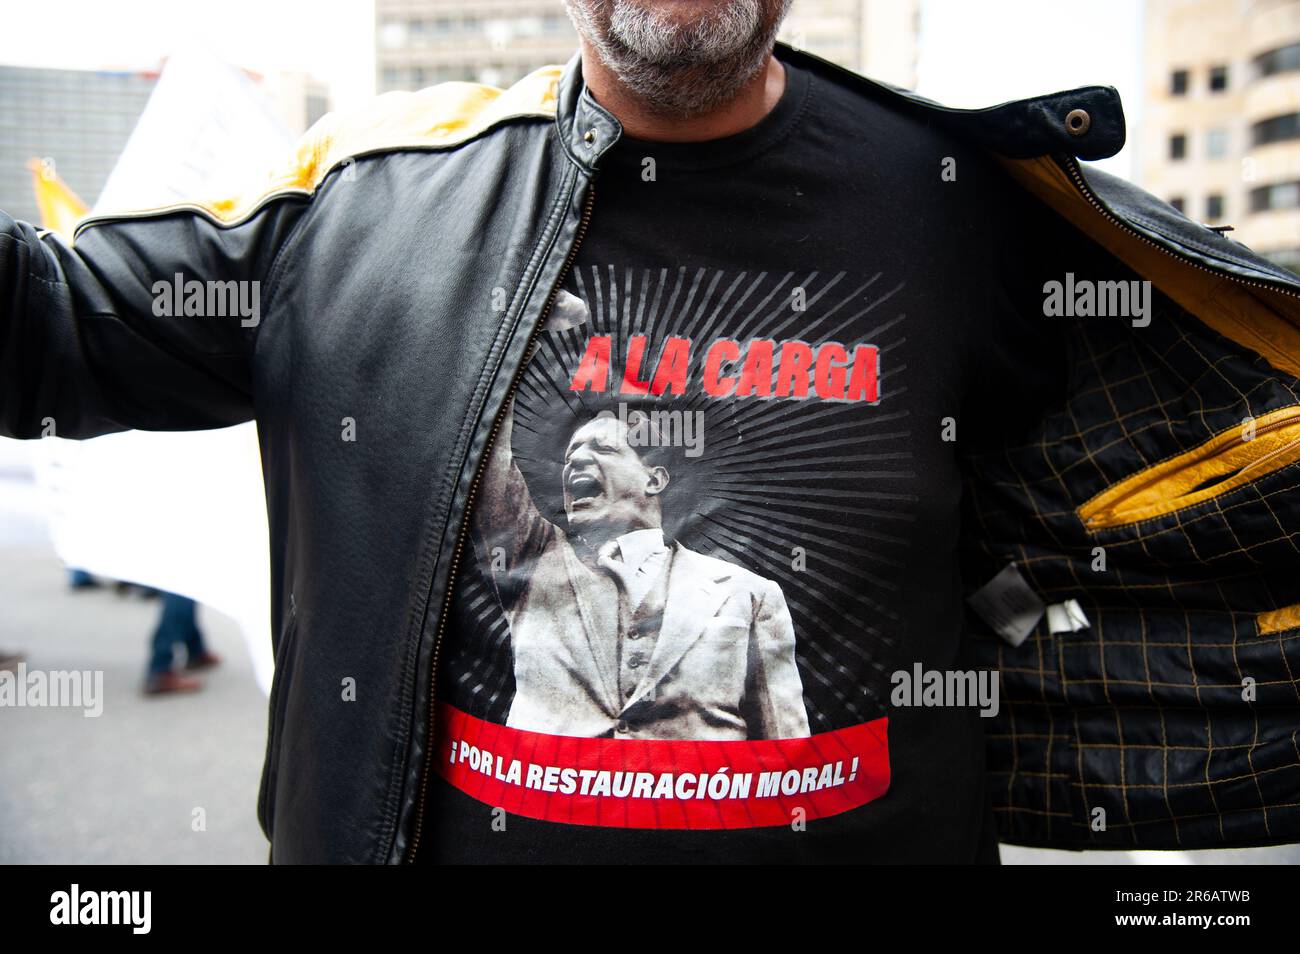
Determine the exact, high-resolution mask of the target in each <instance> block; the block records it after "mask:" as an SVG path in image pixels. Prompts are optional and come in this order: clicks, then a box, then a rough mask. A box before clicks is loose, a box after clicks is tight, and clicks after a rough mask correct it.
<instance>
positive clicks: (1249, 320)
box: [1001, 156, 1300, 377]
mask: <svg viewBox="0 0 1300 954" xmlns="http://www.w3.org/2000/svg"><path fill="white" fill-rule="evenodd" d="M1001 161H1002V163H1003V165H1004V166H1006V168H1007V170H1008V171H1009V172H1010V173H1011V175H1012V176H1013V177H1014V178H1015V179H1016V180H1017V181H1018V182H1019V183H1020V184H1021V185H1023V186H1024V187H1025V188H1027V189H1028V190H1029V191H1030V192H1032V193H1033V194H1034V195H1036V196H1037V197H1038V198H1039V199H1041V200H1042V201H1044V202H1046V203H1047V204H1048V205H1050V206H1051V207H1052V208H1054V209H1055V210H1056V211H1057V212H1059V213H1060V214H1061V215H1063V216H1064V217H1065V218H1066V219H1068V220H1069V221H1070V222H1071V223H1072V224H1074V225H1075V226H1077V227H1078V228H1079V229H1080V230H1081V231H1082V232H1083V233H1084V234H1086V235H1087V236H1089V237H1090V238H1092V239H1093V240H1094V241H1096V242H1097V243H1098V244H1100V245H1101V246H1102V247H1103V248H1105V249H1107V250H1108V251H1110V252H1111V254H1113V255H1114V256H1115V257H1116V258H1118V259H1119V260H1120V261H1121V262H1124V263H1125V264H1126V265H1128V266H1129V267H1130V268H1132V269H1133V270H1134V271H1135V272H1137V273H1138V274H1139V275H1141V276H1142V277H1143V278H1145V279H1146V280H1148V281H1150V282H1151V283H1152V284H1154V285H1155V286H1156V287H1157V288H1159V289H1160V290H1161V291H1162V292H1164V293H1165V294H1166V295H1168V296H1169V297H1170V298H1172V299H1173V300H1174V301H1176V302H1177V303H1178V304H1179V305H1181V306H1182V307H1183V308H1185V309H1186V310H1187V311H1189V312H1190V313H1191V314H1193V315H1195V316H1196V317H1197V318H1199V319H1200V320H1201V321H1203V322H1205V324H1207V325H1209V326H1210V327H1211V328H1213V329H1214V330H1215V331H1217V332H1219V334H1221V335H1223V336H1224V337H1227V338H1231V339H1232V340H1233V341H1235V342H1237V343H1238V344H1240V345H1243V346H1244V347H1247V348H1249V349H1250V350H1252V351H1255V352H1257V353H1258V354H1260V355H1262V356H1263V357H1264V358H1265V359H1266V360H1267V361H1268V363H1269V364H1271V365H1272V366H1273V367H1275V368H1277V369H1278V370H1280V371H1285V372H1287V373H1288V374H1291V375H1293V376H1296V377H1300V299H1295V298H1290V297H1289V296H1287V295H1283V294H1280V293H1278V292H1275V291H1273V290H1271V289H1269V288H1267V287H1265V286H1262V285H1261V286H1258V287H1257V286H1253V285H1249V284H1247V283H1246V280H1241V281H1236V280H1233V279H1232V278H1228V277H1226V276H1222V275H1218V274H1215V273H1214V272H1211V271H1209V270H1208V269H1201V268H1198V267H1196V266H1195V265H1193V264H1192V263H1190V262H1184V261H1182V260H1180V259H1178V258H1177V257H1175V256H1173V255H1171V254H1167V253H1166V252H1163V251H1161V250H1160V249H1159V248H1157V247H1155V246H1153V245H1150V244H1148V243H1147V242H1145V241H1143V240H1142V239H1141V238H1140V237H1138V236H1136V235H1132V234H1130V233H1129V232H1127V231H1125V230H1124V229H1123V228H1121V227H1119V226H1118V225H1116V224H1115V223H1114V222H1111V221H1110V220H1109V219H1107V218H1106V217H1105V216H1104V215H1102V214H1101V213H1100V212H1098V210H1097V209H1095V208H1093V206H1092V204H1091V203H1090V202H1089V201H1088V199H1087V198H1086V197H1085V196H1083V195H1082V194H1081V193H1080V192H1079V189H1078V187H1077V186H1076V185H1075V184H1074V183H1073V182H1072V181H1071V180H1070V177H1069V175H1068V174H1067V173H1066V172H1065V170H1064V169H1062V168H1061V167H1060V165H1058V164H1057V163H1056V162H1055V161H1053V160H1052V159H1051V158H1050V157H1047V156H1043V157H1039V158H1037V159H1005V158H1004V159H1002V160H1001Z"/></svg>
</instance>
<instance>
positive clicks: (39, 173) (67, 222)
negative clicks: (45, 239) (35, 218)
mask: <svg viewBox="0 0 1300 954" xmlns="http://www.w3.org/2000/svg"><path fill="white" fill-rule="evenodd" d="M27 168H28V169H30V170H31V173H32V186H33V188H35V190H36V207H37V208H38V209H39V210H40V213H41V227H42V228H44V229H48V230H49V231H51V232H54V233H56V234H57V235H58V236H59V237H60V238H63V239H66V240H67V241H69V242H71V241H72V232H73V230H74V229H75V228H76V227H77V222H78V220H80V219H82V218H85V215H86V213H87V212H89V211H90V209H89V207H87V205H86V203H84V202H82V201H81V199H80V198H78V197H77V193H75V192H73V191H72V190H71V189H69V188H68V184H67V183H66V182H64V181H63V180H62V179H60V178H59V177H58V175H57V174H56V173H55V172H54V170H53V169H51V168H50V167H49V166H47V165H46V164H45V163H44V162H42V161H41V160H39V159H32V160H30V161H29V162H28V163H27Z"/></svg>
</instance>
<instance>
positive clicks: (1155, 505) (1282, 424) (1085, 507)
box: [1076, 404, 1300, 531]
mask: <svg viewBox="0 0 1300 954" xmlns="http://www.w3.org/2000/svg"><path fill="white" fill-rule="evenodd" d="M1253 426H1254V432H1255V436H1254V437H1253V438H1252V439H1251V440H1246V439H1245V438H1244V436H1243V429H1244V425H1238V426H1236V427H1233V428H1230V429H1228V430H1225V431H1220V432H1219V433H1218V434H1216V435H1215V436H1214V437H1212V438H1210V440H1208V441H1206V442H1205V443H1203V444H1201V445H1200V446H1198V447H1195V448H1193V449H1192V450H1190V451H1187V452H1185V453H1182V454H1176V455H1174V456H1173V457H1168V458H1166V459H1165V460H1162V461H1160V462H1158V463H1156V464H1153V465H1151V466H1150V467H1146V468H1144V469H1143V470H1140V471H1138V472H1137V473H1136V474H1133V475H1132V476H1131V477H1126V478H1125V479H1124V480H1121V481H1120V482H1119V483H1117V484H1111V485H1110V486H1109V487H1107V488H1106V489H1105V490H1103V491H1102V492H1101V493H1099V494H1097V495H1096V496H1095V497H1093V498H1092V499H1091V500H1088V501H1086V502H1085V503H1083V504H1082V505H1081V506H1080V507H1079V508H1078V510H1077V511H1076V512H1077V513H1078V515H1079V519H1080V520H1082V521H1083V524H1084V526H1085V527H1087V528H1088V529H1089V530H1090V531H1092V530H1104V529H1107V528H1110V527H1121V526H1127V525H1129V524H1134V523H1139V522H1141V521H1143V520H1150V519H1151V518H1152V517H1160V516H1164V515H1166V514H1170V513H1173V512H1174V511H1176V510H1182V509H1183V508H1185V507H1191V506H1194V505H1196V504H1198V503H1203V502H1204V501H1206V500H1210V499H1212V498H1214V497H1218V496H1220V495H1222V494H1226V493H1230V492H1231V491H1233V490H1236V489H1237V488H1238V487H1242V486H1245V485H1246V484H1248V483H1250V482H1251V481H1253V480H1258V479H1259V478H1260V477H1263V476H1265V475H1267V474H1271V473H1273V472H1274V471H1277V470H1280V469H1282V468H1283V467H1286V466H1287V465H1288V464H1294V463H1295V462H1297V461H1300V404H1296V405H1291V406H1290V407H1284V408H1279V409H1278V410H1276V411H1270V412H1269V413H1267V414H1263V415H1261V416H1259V417H1257V418H1255V419H1254V422H1253ZM1229 474H1231V475H1232V476H1228V477H1225V475H1229ZM1218 477H1225V479H1223V480H1220V481H1219V482H1218V483H1215V484H1212V485H1211V486H1209V487H1205V488H1203V489H1201V490H1195V489H1194V488H1196V487H1199V486H1200V485H1201V484H1203V483H1205V482H1206V481H1207V480H1213V479H1215V478H1218Z"/></svg>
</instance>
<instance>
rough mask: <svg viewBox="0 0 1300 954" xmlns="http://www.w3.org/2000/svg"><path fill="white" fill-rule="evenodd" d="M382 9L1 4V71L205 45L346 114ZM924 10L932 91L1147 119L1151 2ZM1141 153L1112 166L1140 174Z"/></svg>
mask: <svg viewBox="0 0 1300 954" xmlns="http://www.w3.org/2000/svg"><path fill="white" fill-rule="evenodd" d="M555 4H556V7H557V8H559V6H560V0H555ZM797 4H798V0H796V9H797ZM373 9H374V8H373V4H372V2H371V0H338V2H330V3H321V2H320V0H312V2H307V0H206V2H203V0H0V24H3V29H0V63H5V64H21V65H29V66H61V67H72V68H106V67H107V68H124V69H139V68H144V67H152V66H156V65H157V63H158V61H159V59H160V58H161V57H163V56H165V55H166V54H167V52H168V51H169V50H172V49H176V48H178V47H181V46H185V45H187V44H190V43H199V44H202V45H205V46H207V47H208V48H209V49H211V50H212V51H213V52H215V53H217V54H219V55H221V56H222V57H224V58H225V59H227V60H229V61H231V62H234V63H237V64H238V65H240V66H244V67H247V68H250V69H253V70H258V71H263V72H273V71H278V70H290V71H304V72H308V73H311V74H312V75H314V76H316V77H318V78H319V79H322V80H325V81H326V82H328V83H329V84H330V86H331V89H332V92H333V95H334V101H335V105H336V106H346V105H349V104H351V103H354V102H356V101H358V100H361V99H364V98H365V97H366V96H369V95H370V94H371V92H372V91H373V88H374V52H373V46H374V44H373V23H374V13H373ZM922 10H923V13H922V24H921V51H920V64H919V74H920V86H919V88H920V91H921V92H922V93H924V94H925V95H927V96H929V97H931V98H933V99H938V100H940V101H942V102H946V103H948V104H949V105H953V106H986V105H990V104H992V103H996V102H1001V101H1004V100H1007V99H1016V98H1019V97H1023V96H1030V95H1034V94H1036V93H1044V92H1053V91H1055V90H1058V89H1065V88H1069V87H1072V86H1082V85H1088V84H1092V83H1106V84H1110V85H1114V86H1117V87H1118V88H1119V90H1120V94H1121V96H1123V98H1124V102H1125V106H1126V112H1127V114H1128V119H1129V124H1130V126H1133V125H1134V124H1135V123H1136V121H1137V119H1138V115H1137V106H1138V93H1139V91H1140V88H1141V87H1140V82H1139V73H1138V70H1139V66H1140V59H1139V57H1140V52H1141V26H1142V23H1141V13H1142V3H1141V0H1091V2H1089V3H1088V4H1087V5H1086V7H1084V6H1082V5H1081V4H1080V3H1079V2H1078V0H1073V2H1067V0H923V2H922ZM1128 153H1129V149H1127V148H1126V149H1125V151H1124V153H1122V154H1121V155H1120V157H1119V161H1118V162H1114V161H1112V162H1111V163H1109V166H1110V168H1111V169H1112V170H1113V171H1116V172H1118V173H1120V174H1121V175H1124V174H1127V172H1128V168H1129V166H1128V155H1127V154H1128Z"/></svg>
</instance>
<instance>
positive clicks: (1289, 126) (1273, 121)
mask: <svg viewBox="0 0 1300 954" xmlns="http://www.w3.org/2000/svg"><path fill="white" fill-rule="evenodd" d="M1288 139H1300V113H1284V114H1283V115H1281V116H1271V117H1270V118H1268V119H1262V120H1260V121H1259V122H1257V123H1255V124H1254V125H1253V126H1251V127H1250V141H1251V143H1252V144H1254V145H1256V146H1267V145H1268V144H1269V143H1271V142H1285V141H1286V140H1288Z"/></svg>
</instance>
